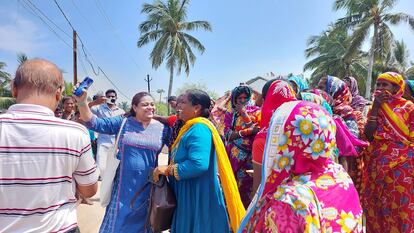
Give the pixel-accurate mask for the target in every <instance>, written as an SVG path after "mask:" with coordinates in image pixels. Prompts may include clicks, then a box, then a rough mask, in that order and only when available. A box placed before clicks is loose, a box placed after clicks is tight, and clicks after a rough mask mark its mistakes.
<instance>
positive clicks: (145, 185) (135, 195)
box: [129, 182, 151, 211]
mask: <svg viewBox="0 0 414 233" xmlns="http://www.w3.org/2000/svg"><path fill="white" fill-rule="evenodd" d="M149 184H151V183H150V182H146V183H145V184H144V185H143V186H142V187H141V188H140V189H139V190H138V191H137V192H136V193H135V194H134V197H132V199H131V202H130V203H129V208H131V209H133V210H135V211H138V210H140V209H141V208H142V207H144V205H145V204H146V202H145V201H144V202H143V203H142V204H141V205H140V206H139V207H138V208H136V209H135V208H134V202H135V201H136V200H137V198H138V196H139V195H140V194H141V193H142V192H143V191H144V190H145V188H146V187H147V186H148V185H149ZM150 195H151V194H150ZM150 199H151V198H150Z"/></svg>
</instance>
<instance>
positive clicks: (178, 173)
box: [153, 124, 212, 181]
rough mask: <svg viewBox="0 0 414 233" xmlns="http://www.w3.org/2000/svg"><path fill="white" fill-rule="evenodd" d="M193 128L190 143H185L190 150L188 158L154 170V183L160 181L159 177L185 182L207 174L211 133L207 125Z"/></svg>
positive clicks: (189, 138) (189, 137) (189, 136)
mask: <svg viewBox="0 0 414 233" xmlns="http://www.w3.org/2000/svg"><path fill="white" fill-rule="evenodd" d="M192 127H193V128H192V129H190V130H191V132H188V134H189V135H187V136H188V138H187V140H188V141H186V142H185V143H186V145H185V148H188V149H187V150H188V151H187V156H188V157H187V158H186V159H185V160H184V161H181V162H180V163H171V164H170V165H168V166H158V167H157V168H156V169H154V176H153V177H154V181H158V179H159V175H166V176H171V177H174V178H175V179H176V180H183V179H184V180H185V179H191V178H195V177H198V176H201V175H202V174H203V173H205V172H207V170H208V169H209V166H210V155H211V146H212V140H211V132H210V130H209V129H208V127H207V126H205V125H198V124H196V125H194V126H192ZM180 143H183V142H180ZM177 150H178V148H177Z"/></svg>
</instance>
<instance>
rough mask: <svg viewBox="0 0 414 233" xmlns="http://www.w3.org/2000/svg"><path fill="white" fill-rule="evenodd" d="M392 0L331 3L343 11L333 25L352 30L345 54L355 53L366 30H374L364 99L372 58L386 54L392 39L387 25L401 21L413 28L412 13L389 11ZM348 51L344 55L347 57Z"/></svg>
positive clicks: (369, 79) (371, 67)
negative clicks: (343, 14) (341, 16)
mask: <svg viewBox="0 0 414 233" xmlns="http://www.w3.org/2000/svg"><path fill="white" fill-rule="evenodd" d="M396 2H397V0H336V1H335V3H334V9H335V10H340V9H344V10H346V12H347V14H346V16H345V17H344V18H341V19H339V20H338V21H337V25H339V26H344V27H347V28H351V29H354V31H353V33H352V36H351V38H352V39H351V42H350V46H349V48H348V51H347V53H348V54H353V53H355V51H356V50H357V49H359V48H360V47H361V45H362V44H363V42H364V41H365V40H366V38H367V37H368V36H369V31H370V29H371V28H373V29H374V34H373V37H372V40H371V48H370V51H369V59H368V72H367V84H368V85H366V89H365V97H366V98H369V97H370V93H371V83H372V70H373V66H374V62H375V57H380V56H382V55H384V54H388V53H389V52H390V51H391V48H392V44H393V42H394V35H393V33H392V31H391V29H390V27H389V24H390V25H397V24H399V23H400V22H403V21H405V22H408V23H409V24H410V26H411V28H412V29H413V30H414V18H413V17H412V16H410V15H408V14H405V13H389V11H390V10H391V9H392V8H393V7H394V6H395V4H396ZM348 54H347V55H346V56H349V55H348Z"/></svg>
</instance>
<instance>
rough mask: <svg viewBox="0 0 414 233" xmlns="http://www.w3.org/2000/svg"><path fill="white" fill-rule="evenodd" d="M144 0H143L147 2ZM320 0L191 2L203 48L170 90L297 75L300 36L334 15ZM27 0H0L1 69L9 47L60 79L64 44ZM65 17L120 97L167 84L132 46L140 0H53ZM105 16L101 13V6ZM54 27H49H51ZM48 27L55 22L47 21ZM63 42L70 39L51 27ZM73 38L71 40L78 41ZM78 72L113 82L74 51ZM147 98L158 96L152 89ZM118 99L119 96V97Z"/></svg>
mask: <svg viewBox="0 0 414 233" xmlns="http://www.w3.org/2000/svg"><path fill="white" fill-rule="evenodd" d="M30 2H32V3H33V4H34V5H35V6H36V7H38V8H39V9H40V10H41V11H42V12H44V14H45V15H46V16H47V17H49V18H50V19H51V20H52V21H53V22H54V23H55V24H56V25H58V26H59V27H60V28H62V29H63V30H64V31H65V32H66V33H67V34H69V35H71V34H72V31H71V29H70V27H69V25H68V24H67V22H66V21H65V19H64V18H63V16H62V15H61V13H60V12H59V10H58V8H57V7H56V5H55V3H54V2H53V0H48V1H45V0H30ZM147 2H149V1H147ZM333 2H334V1H328V0H289V1H285V0H258V1H251V0H226V1H219V0H209V1H201V0H193V1H192V2H191V5H190V7H189V14H188V20H207V21H209V22H210V23H211V25H212V27H213V32H203V31H200V32H195V33H193V34H194V35H195V36H196V37H197V38H198V39H199V40H200V41H201V42H202V43H203V44H204V45H205V47H206V51H205V53H204V54H203V55H200V54H198V56H197V61H196V64H195V66H194V67H193V68H192V70H191V73H190V75H189V77H187V76H186V75H185V74H181V75H179V76H176V77H175V80H174V90H175V89H176V88H179V87H180V86H182V85H183V84H184V83H185V82H195V83H203V84H205V85H206V86H207V87H208V88H209V89H211V90H213V91H215V92H216V93H218V94H222V93H224V91H226V90H230V89H232V88H233V87H234V86H236V85H238V83H240V82H244V81H247V80H248V79H250V78H253V77H256V76H258V75H264V74H266V73H268V72H273V73H276V74H287V73H302V68H303V65H304V64H305V62H306V59H305V57H304V50H305V48H306V40H307V39H308V38H309V36H311V35H317V34H319V33H320V32H321V31H323V30H324V29H326V28H327V26H328V24H329V23H331V22H333V21H335V19H337V18H339V17H341V16H342V15H343V12H334V11H333V10H332V4H333ZM25 3H26V4H29V1H28V0H1V1H0V61H4V62H6V63H7V65H8V66H7V67H6V71H8V72H10V73H14V71H15V69H16V67H17V61H16V53H18V52H25V53H26V54H27V55H28V56H29V57H42V58H46V59H49V60H51V61H53V62H55V63H56V64H57V65H58V66H59V67H61V68H62V69H63V70H64V71H65V74H64V76H65V79H66V80H68V81H71V80H72V76H73V72H72V50H71V48H70V47H68V46H67V45H66V44H64V43H63V42H62V41H61V40H60V39H58V38H57V37H56V36H55V35H54V34H53V32H51V31H50V30H49V29H48V27H47V26H46V25H45V24H44V23H43V22H42V21H41V20H40V19H39V18H38V17H36V16H35V15H33V14H32V13H31V12H30V11H29V10H28V9H27V8H28V6H27V5H26V7H24V6H23V5H25ZM58 3H59V4H60V6H61V7H62V9H63V10H64V11H65V13H66V14H67V16H68V18H69V20H70V21H71V22H72V23H73V25H74V27H75V28H76V29H77V31H78V34H79V35H80V37H81V39H82V40H83V42H84V43H85V45H86V48H87V50H88V51H89V52H90V54H91V55H92V56H91V58H92V61H93V64H94V66H95V67H96V65H99V66H100V67H102V69H103V70H104V71H105V72H106V73H107V74H108V76H109V77H110V78H111V80H112V81H113V82H114V83H115V84H116V86H117V87H118V88H120V89H121V90H122V92H123V93H125V94H126V95H127V96H128V97H130V98H131V97H132V96H133V95H134V94H135V93H137V92H139V91H143V90H146V87H147V86H146V82H145V81H144V78H145V77H146V75H147V74H149V75H150V77H151V78H152V82H151V91H152V92H155V90H157V89H160V88H162V89H164V90H166V91H167V89H168V78H169V73H168V71H167V69H166V68H165V66H164V65H163V66H161V67H160V68H159V69H158V70H154V69H152V67H151V63H150V61H149V59H148V57H149V54H150V51H151V49H152V46H153V45H152V44H150V45H149V46H146V47H144V48H137V46H136V42H137V40H138V38H139V31H138V25H139V24H140V23H141V22H142V21H143V20H145V16H144V15H141V14H140V9H141V6H142V4H143V3H144V1H137V0H123V1H110V0H82V1H79V0H58ZM101 8H103V10H104V12H105V13H104V14H106V15H107V16H108V18H109V21H110V22H108V20H106V19H105V17H104V16H103V13H102V11H101V10H100V9H101ZM399 11H403V12H406V13H408V14H411V15H414V4H412V0H400V1H399V2H398V4H397V6H396V7H395V9H394V12H399ZM53 27H54V26H53ZM54 28H55V27H54ZM55 30H56V32H57V33H58V34H59V35H60V37H61V38H63V40H65V41H66V42H67V43H68V44H70V45H71V43H72V40H71V38H70V37H69V36H67V35H65V34H64V33H63V32H61V31H59V29H55ZM394 33H395V36H396V38H398V39H401V38H403V39H404V41H405V42H406V43H407V46H408V48H409V50H410V52H411V53H410V59H411V60H413V61H414V33H413V32H412V31H410V30H409V26H408V25H407V24H401V25H400V26H398V27H396V28H394ZM78 44H79V43H78ZM78 54H79V58H78V59H80V60H81V61H83V63H84V64H85V70H84V69H83V67H82V64H81V62H79V64H78V77H79V79H82V78H83V77H84V76H86V75H87V74H88V75H90V76H91V77H92V78H93V79H94V80H95V84H94V85H93V86H92V87H91V91H90V92H91V93H92V94H93V93H96V92H97V91H99V90H106V89H108V88H112V87H113V86H112V85H111V84H110V83H109V82H108V81H107V80H106V79H105V78H104V76H103V75H99V76H95V75H94V74H93V72H92V70H91V68H90V66H89V65H88V64H87V63H86V62H85V58H84V56H83V55H82V52H81V51H80V50H79V52H78ZM155 96H158V95H157V94H155ZM120 97H121V99H122V100H124V99H125V98H124V97H122V96H121V95H120Z"/></svg>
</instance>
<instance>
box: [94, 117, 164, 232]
mask: <svg viewBox="0 0 414 233" xmlns="http://www.w3.org/2000/svg"><path fill="white" fill-rule="evenodd" d="M122 120H123V117H121V116H119V117H112V118H96V117H94V118H92V120H91V121H90V122H88V123H87V126H88V127H89V128H90V129H92V130H94V131H97V132H99V133H105V134H116V133H118V131H119V130H120V127H121V123H122ZM169 134H170V129H169V127H167V126H164V125H163V124H161V123H160V122H158V121H155V120H152V121H151V123H150V124H149V125H148V126H147V128H144V127H143V126H142V124H141V123H140V122H138V121H137V120H136V119H135V118H134V117H128V119H127V121H126V123H125V126H124V128H123V129H122V132H121V136H120V139H119V143H118V148H119V153H118V155H117V157H118V159H119V160H120V161H121V162H120V165H119V167H118V170H117V172H116V176H115V179H114V186H113V189H112V196H111V201H110V203H109V205H108V206H107V208H106V212H105V217H104V220H103V222H102V225H101V228H100V232H123V233H129V232H131V233H132V232H136V233H142V232H150V229H146V227H145V222H146V219H147V211H148V199H149V192H150V186H148V187H147V189H146V190H144V191H143V192H142V193H141V194H140V196H139V197H138V198H137V200H136V202H135V205H136V206H135V208H137V207H138V206H139V205H140V204H142V203H145V204H144V208H142V209H140V210H139V211H135V210H133V209H131V208H130V206H129V204H130V202H131V199H132V197H133V195H134V193H135V192H136V191H137V190H139V189H140V188H141V187H142V186H143V185H145V183H146V182H147V178H148V173H149V171H150V169H153V168H154V167H156V165H157V155H158V154H159V152H160V151H161V148H162V146H163V144H164V143H166V141H167V139H168V138H169Z"/></svg>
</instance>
